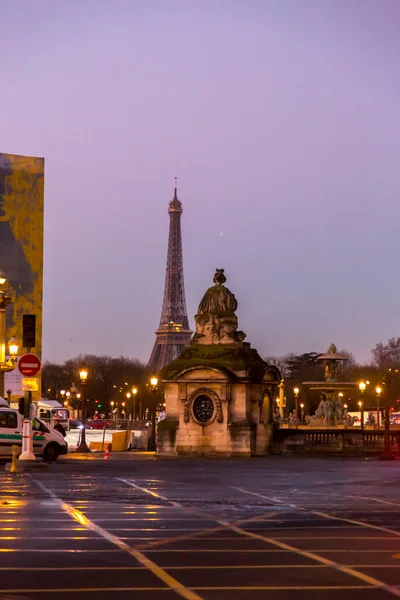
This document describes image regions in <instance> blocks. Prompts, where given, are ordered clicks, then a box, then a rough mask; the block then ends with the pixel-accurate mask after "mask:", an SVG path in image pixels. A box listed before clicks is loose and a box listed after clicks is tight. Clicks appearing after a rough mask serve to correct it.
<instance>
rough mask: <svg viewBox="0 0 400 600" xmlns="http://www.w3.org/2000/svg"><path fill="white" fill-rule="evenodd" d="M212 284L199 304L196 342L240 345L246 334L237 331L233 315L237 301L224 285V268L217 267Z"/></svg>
mask: <svg viewBox="0 0 400 600" xmlns="http://www.w3.org/2000/svg"><path fill="white" fill-rule="evenodd" d="M213 281H214V284H215V285H213V286H212V287H210V288H208V290H207V291H206V293H205V294H204V296H203V299H202V300H201V302H200V304H199V308H198V311H197V315H196V316H195V320H196V333H195V335H194V336H193V343H196V344H235V345H240V344H241V342H242V341H243V340H244V339H245V337H246V334H245V333H243V331H238V330H237V327H238V320H237V316H236V315H235V311H236V310H237V307H238V303H237V300H236V298H235V295H234V294H232V292H231V291H230V290H229V289H228V288H227V287H225V286H224V283H225V281H226V277H225V275H224V269H217V270H216V272H215V275H214V278H213Z"/></svg>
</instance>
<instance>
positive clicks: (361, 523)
mask: <svg viewBox="0 0 400 600" xmlns="http://www.w3.org/2000/svg"><path fill="white" fill-rule="evenodd" d="M233 489H235V490H238V491H239V492H242V493H243V494H250V495H251V496H257V497H258V498H263V499H264V500H269V501H271V500H273V501H274V502H278V503H279V504H283V505H285V506H289V507H290V508H294V509H296V510H298V511H300V512H306V513H309V514H312V515H315V516H317V517H323V518H324V519H330V520H332V521H341V522H343V523H350V524H351V525H358V526H361V527H366V528H368V529H375V530H376V531H382V532H384V533H390V534H392V535H394V536H396V537H400V531H396V530H394V529H388V528H387V527H380V526H379V525H372V524H371V523H366V522H364V521H356V520H355V519H346V518H345V517H336V516H334V515H329V514H327V513H324V512H320V511H315V510H309V509H307V508H303V507H301V506H297V505H296V504H291V503H288V502H285V501H284V500H279V499H278V498H271V497H269V496H265V495H264V494H259V493H258V492H251V491H250V490H246V489H244V488H240V487H234V488H233Z"/></svg>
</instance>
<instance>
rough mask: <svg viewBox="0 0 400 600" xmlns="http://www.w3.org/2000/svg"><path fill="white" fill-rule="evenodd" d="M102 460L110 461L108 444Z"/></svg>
mask: <svg viewBox="0 0 400 600" xmlns="http://www.w3.org/2000/svg"><path fill="white" fill-rule="evenodd" d="M104 460H110V444H108V446H107V450H106V453H105V455H104Z"/></svg>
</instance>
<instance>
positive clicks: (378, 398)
mask: <svg viewBox="0 0 400 600" xmlns="http://www.w3.org/2000/svg"><path fill="white" fill-rule="evenodd" d="M375 392H376V420H377V424H378V429H379V427H380V426H381V406H380V403H381V394H382V388H381V387H379V385H377V386H376V388H375Z"/></svg>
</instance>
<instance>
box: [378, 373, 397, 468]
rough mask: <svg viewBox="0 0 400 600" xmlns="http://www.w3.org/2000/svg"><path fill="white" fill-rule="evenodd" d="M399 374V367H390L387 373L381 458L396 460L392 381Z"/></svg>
mask: <svg viewBox="0 0 400 600" xmlns="http://www.w3.org/2000/svg"><path fill="white" fill-rule="evenodd" d="M398 374H399V370H398V369H388V370H387V371H386V374H385V378H384V383H385V433H384V438H383V440H384V441H383V452H382V454H381V455H380V457H379V460H395V456H394V453H393V452H392V449H391V446H390V387H391V384H392V381H393V379H394V378H395V377H397V375H398Z"/></svg>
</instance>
